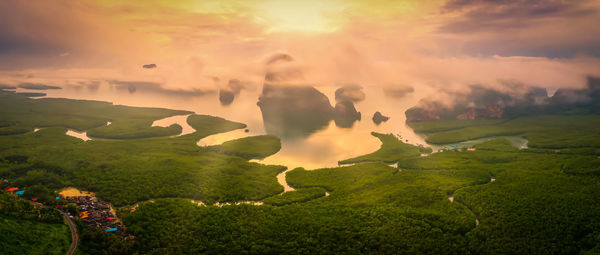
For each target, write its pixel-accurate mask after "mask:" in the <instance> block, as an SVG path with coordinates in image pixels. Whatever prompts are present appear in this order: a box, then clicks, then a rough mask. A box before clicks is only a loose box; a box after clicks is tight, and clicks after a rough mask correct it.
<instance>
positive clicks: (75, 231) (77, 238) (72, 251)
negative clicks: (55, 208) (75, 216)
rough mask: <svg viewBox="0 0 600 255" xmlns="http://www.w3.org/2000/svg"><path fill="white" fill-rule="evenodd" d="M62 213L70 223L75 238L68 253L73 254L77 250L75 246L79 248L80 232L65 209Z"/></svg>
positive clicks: (72, 235) (72, 236)
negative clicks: (78, 232)
mask: <svg viewBox="0 0 600 255" xmlns="http://www.w3.org/2000/svg"><path fill="white" fill-rule="evenodd" d="M61 213H62V214H63V216H64V217H65V220H66V221H67V224H69V228H70V229H71V238H72V239H73V241H72V242H71V247H69V250H68V251H67V255H72V254H73V253H74V252H75V248H77V241H78V240H79V234H77V227H75V224H73V221H72V220H71V218H69V215H68V214H67V213H65V212H63V211H61Z"/></svg>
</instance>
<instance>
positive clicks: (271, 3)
mask: <svg viewBox="0 0 600 255" xmlns="http://www.w3.org/2000/svg"><path fill="white" fill-rule="evenodd" d="M347 7H348V6H347V4H346V3H344V2H341V1H318V0H307V1H280V0H279V1H278V0H268V1H266V2H263V3H262V4H260V5H259V7H258V10H257V14H258V15H257V17H256V19H257V21H258V22H260V23H263V24H265V25H267V26H268V27H269V29H268V32H287V31H301V32H333V31H336V30H337V29H338V28H339V27H340V25H341V24H340V19H339V14H341V13H342V12H343V11H344V10H345V9H346V8H347Z"/></svg>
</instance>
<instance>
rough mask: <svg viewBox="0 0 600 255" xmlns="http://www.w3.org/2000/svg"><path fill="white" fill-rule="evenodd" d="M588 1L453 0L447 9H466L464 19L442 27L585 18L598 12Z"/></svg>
mask: <svg viewBox="0 0 600 255" xmlns="http://www.w3.org/2000/svg"><path fill="white" fill-rule="evenodd" d="M586 2H588V1H582V0H573V1H560V0H537V1H536V0H451V1H449V2H447V3H446V5H445V6H444V10H445V11H450V12H452V11H463V10H464V11H466V13H465V14H464V16H463V19H459V20H457V21H455V22H451V23H449V24H445V25H443V26H442V27H440V30H441V31H446V32H453V33H461V32H474V31H484V30H489V29H511V28H522V27H525V26H528V25H530V24H529V22H532V21H534V20H537V19H547V18H582V17H585V16H590V15H595V14H598V10H596V9H589V8H588V7H587V6H585V5H584V4H585V3H586Z"/></svg>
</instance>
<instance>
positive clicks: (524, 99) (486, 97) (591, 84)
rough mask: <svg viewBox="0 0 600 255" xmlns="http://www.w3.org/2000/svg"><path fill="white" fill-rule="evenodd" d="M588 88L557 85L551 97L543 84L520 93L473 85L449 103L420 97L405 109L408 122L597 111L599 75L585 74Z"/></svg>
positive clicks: (599, 87) (599, 104)
mask: <svg viewBox="0 0 600 255" xmlns="http://www.w3.org/2000/svg"><path fill="white" fill-rule="evenodd" d="M587 85H588V86H587V88H584V89H559V90H557V91H556V93H554V95H553V96H552V97H549V96H548V94H547V91H546V90H545V89H542V88H530V89H528V90H527V91H525V92H524V93H521V94H509V93H506V92H499V91H496V90H492V89H489V88H484V87H481V86H472V87H471V93H469V94H463V95H456V98H455V100H454V104H453V106H452V107H448V106H446V105H445V104H442V103H441V102H439V101H423V100H422V101H421V102H420V105H419V106H415V107H413V108H410V109H408V110H407V111H406V119H407V121H408V122H419V121H427V120H436V119H440V120H451V119H457V120H473V119H486V118H487V119H500V118H514V117H517V116H524V115H539V114H591V113H596V114H597V113H600V78H594V77H588V80H587Z"/></svg>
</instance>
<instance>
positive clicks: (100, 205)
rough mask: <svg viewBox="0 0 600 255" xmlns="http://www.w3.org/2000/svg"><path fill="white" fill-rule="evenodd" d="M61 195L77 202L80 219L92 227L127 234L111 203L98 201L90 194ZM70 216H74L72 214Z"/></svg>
mask: <svg viewBox="0 0 600 255" xmlns="http://www.w3.org/2000/svg"><path fill="white" fill-rule="evenodd" d="M59 197H60V199H64V200H66V201H67V202H68V203H73V204H76V205H77V210H78V212H79V219H80V220H81V221H82V222H85V223H86V224H88V225H89V226H90V227H93V228H98V229H102V230H104V231H105V232H112V233H115V234H118V235H122V236H125V234H124V227H123V224H122V223H121V221H120V220H119V219H118V218H117V217H116V216H115V213H114V210H113V209H112V208H111V206H110V204H109V203H107V202H104V201H98V200H97V198H95V197H93V196H90V195H81V196H63V195H59ZM70 217H73V216H72V215H70Z"/></svg>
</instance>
